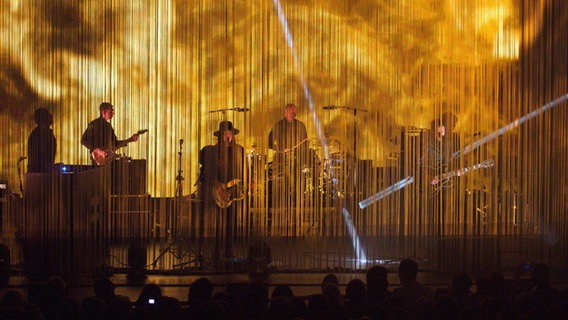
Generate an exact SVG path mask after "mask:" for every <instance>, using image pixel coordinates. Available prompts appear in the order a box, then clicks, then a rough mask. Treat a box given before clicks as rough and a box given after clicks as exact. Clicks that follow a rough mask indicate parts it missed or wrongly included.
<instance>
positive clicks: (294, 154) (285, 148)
mask: <svg viewBox="0 0 568 320" xmlns="http://www.w3.org/2000/svg"><path fill="white" fill-rule="evenodd" d="M297 112H298V110H297V107H296V106H295V105H294V104H291V103H289V104H287V105H286V108H285V109H284V118H283V119H281V120H279V121H278V122H276V123H275V124H274V126H273V127H272V129H271V131H270V134H269V136H268V147H269V148H270V149H272V150H274V156H273V159H272V167H271V169H272V170H271V171H272V172H270V173H269V175H270V177H269V186H268V187H269V197H270V200H269V203H270V205H271V211H270V213H269V214H271V216H272V218H271V219H270V221H271V224H272V225H271V226H270V230H271V232H272V233H273V234H274V233H284V234H280V235H286V236H287V235H293V234H295V233H296V229H295V226H296V219H297V217H296V214H295V213H296V212H295V211H294V210H293V209H294V208H296V207H297V206H298V205H300V203H299V201H298V200H299V199H300V195H302V194H304V191H305V187H306V184H305V183H304V180H305V173H304V172H303V171H304V170H308V169H309V168H308V161H307V158H308V154H309V144H308V134H307V131H306V126H305V124H304V123H303V122H301V121H300V120H298V119H296V114H297ZM278 212H280V214H278Z"/></svg>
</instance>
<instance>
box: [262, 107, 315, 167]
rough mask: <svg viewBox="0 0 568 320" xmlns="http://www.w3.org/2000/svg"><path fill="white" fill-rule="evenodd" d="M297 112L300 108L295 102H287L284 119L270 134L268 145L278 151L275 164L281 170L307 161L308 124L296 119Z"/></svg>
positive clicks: (277, 123) (275, 125)
mask: <svg viewBox="0 0 568 320" xmlns="http://www.w3.org/2000/svg"><path fill="white" fill-rule="evenodd" d="M297 113H298V109H297V107H296V106H295V105H294V104H292V103H289V104H287V105H286V108H285V109H284V119H281V120H279V121H278V122H276V123H275V124H274V126H273V127H272V130H270V134H269V135H268V147H269V148H270V149H272V150H274V151H276V154H275V156H274V160H273V166H276V167H277V168H276V169H277V171H280V172H281V171H282V170H283V169H284V168H286V167H288V165H289V164H293V165H294V166H298V165H299V166H301V165H304V164H305V163H306V156H307V153H308V141H307V140H308V133H307V131H306V125H305V124H304V123H303V122H302V121H300V120H298V119H296V114H297ZM286 162H292V163H286Z"/></svg>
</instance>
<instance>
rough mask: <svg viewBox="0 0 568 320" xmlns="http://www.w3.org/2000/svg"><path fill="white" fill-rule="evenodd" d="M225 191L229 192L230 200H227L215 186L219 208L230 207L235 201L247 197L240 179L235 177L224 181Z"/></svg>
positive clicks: (214, 195)
mask: <svg viewBox="0 0 568 320" xmlns="http://www.w3.org/2000/svg"><path fill="white" fill-rule="evenodd" d="M222 186H223V191H224V192H226V193H228V194H229V200H227V201H225V199H223V196H222V195H221V192H220V191H217V189H215V188H213V189H212V190H213V191H212V193H213V198H214V199H215V203H216V204H217V206H218V207H219V208H223V209H224V208H228V207H229V206H230V205H231V204H232V203H233V202H234V201H238V200H242V199H244V198H245V192H244V188H243V185H242V183H241V180H240V179H233V180H231V181H229V182H227V183H222Z"/></svg>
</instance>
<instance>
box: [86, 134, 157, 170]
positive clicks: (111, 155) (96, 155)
mask: <svg viewBox="0 0 568 320" xmlns="http://www.w3.org/2000/svg"><path fill="white" fill-rule="evenodd" d="M146 132H148V129H144V130H139V131H138V132H136V135H141V134H144V133H146ZM121 147H124V146H119V147H116V148H113V149H101V148H96V149H95V150H93V152H91V159H93V161H95V163H96V164H97V165H99V166H104V165H106V164H109V163H111V162H112V161H114V160H115V159H116V157H117V155H116V153H115V151H116V150H117V149H118V148H121Z"/></svg>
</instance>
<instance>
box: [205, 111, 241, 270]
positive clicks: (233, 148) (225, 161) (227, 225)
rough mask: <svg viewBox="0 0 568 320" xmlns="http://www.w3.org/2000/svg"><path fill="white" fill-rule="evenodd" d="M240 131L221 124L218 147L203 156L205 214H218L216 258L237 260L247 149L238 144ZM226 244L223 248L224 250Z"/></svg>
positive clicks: (215, 216) (227, 123)
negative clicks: (236, 231)
mask: <svg viewBox="0 0 568 320" xmlns="http://www.w3.org/2000/svg"><path fill="white" fill-rule="evenodd" d="M238 133H239V130H238V129H236V128H235V127H234V126H233V123H232V122H230V121H222V122H221V123H219V130H217V131H215V132H214V133H213V134H214V135H215V136H216V137H217V143H216V144H215V145H209V146H205V147H204V148H203V149H201V151H200V152H199V164H200V165H201V172H200V176H199V182H200V193H201V198H202V200H203V205H204V209H205V213H209V214H214V216H210V219H213V220H214V221H215V230H214V232H215V236H216V237H215V251H216V252H215V258H216V259H219V258H220V256H221V247H222V248H223V252H222V256H223V257H224V258H232V257H233V250H232V249H233V235H234V228H235V219H236V216H237V212H238V210H241V208H242V206H241V205H240V203H241V202H242V201H239V200H242V198H243V197H244V191H243V188H244V187H243V186H244V183H243V176H244V175H243V164H244V155H245V152H244V148H243V147H242V146H241V145H238V144H237V143H236V142H235V135H237V134H238ZM221 242H223V246H221Z"/></svg>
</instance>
